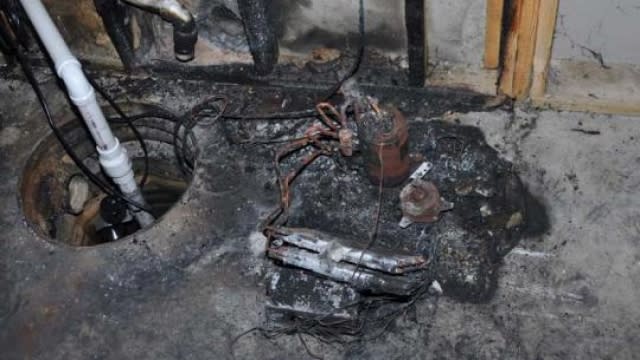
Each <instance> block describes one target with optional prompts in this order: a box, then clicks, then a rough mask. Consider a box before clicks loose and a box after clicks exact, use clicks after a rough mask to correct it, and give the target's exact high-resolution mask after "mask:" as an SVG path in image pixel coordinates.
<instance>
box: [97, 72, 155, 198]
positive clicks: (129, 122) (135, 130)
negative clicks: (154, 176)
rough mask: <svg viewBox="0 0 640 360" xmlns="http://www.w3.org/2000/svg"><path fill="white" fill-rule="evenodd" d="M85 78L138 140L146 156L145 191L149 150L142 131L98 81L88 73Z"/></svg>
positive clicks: (143, 172)
mask: <svg viewBox="0 0 640 360" xmlns="http://www.w3.org/2000/svg"><path fill="white" fill-rule="evenodd" d="M85 76H86V77H87V80H89V83H90V84H91V86H93V88H94V89H96V91H98V93H99V94H100V96H102V98H103V99H105V100H106V101H107V103H109V105H110V106H111V107H112V108H113V110H115V112H116V113H117V114H118V116H120V118H122V120H124V122H126V123H127V126H129V128H130V129H131V131H132V132H133V135H134V136H135V137H136V140H138V143H139V144H140V148H142V153H143V156H144V165H143V166H144V168H143V171H142V178H141V179H140V185H139V186H140V190H142V189H144V185H145V184H146V183H147V178H148V177H149V150H148V149H147V144H146V143H145V142H144V138H143V137H142V134H140V131H139V130H138V128H137V127H136V126H135V125H134V124H133V121H132V120H131V119H130V118H129V117H128V116H127V114H125V113H124V111H122V108H120V106H119V105H118V104H117V103H116V102H115V100H113V98H112V97H111V96H109V94H107V92H106V91H105V90H104V89H103V88H102V87H101V86H100V85H98V83H96V81H95V80H94V79H93V78H91V77H90V76H88V75H87V73H86V72H85Z"/></svg>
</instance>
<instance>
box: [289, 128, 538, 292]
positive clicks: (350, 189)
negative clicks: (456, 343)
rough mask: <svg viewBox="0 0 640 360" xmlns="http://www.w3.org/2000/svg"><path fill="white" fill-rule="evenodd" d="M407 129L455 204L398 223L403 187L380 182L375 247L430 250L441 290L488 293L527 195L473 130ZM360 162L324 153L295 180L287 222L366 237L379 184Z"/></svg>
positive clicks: (523, 217)
mask: <svg viewBox="0 0 640 360" xmlns="http://www.w3.org/2000/svg"><path fill="white" fill-rule="evenodd" d="M410 134H411V135H410V137H411V138H410V152H411V153H413V154H418V155H421V156H423V157H424V158H425V159H426V160H428V161H430V162H432V163H433V164H434V168H433V170H431V172H430V173H429V174H427V176H426V177H425V179H427V180H429V181H432V182H434V183H435V184H436V186H437V187H438V189H439V190H440V193H441V194H442V196H443V197H444V198H445V199H446V200H447V201H451V202H453V203H454V204H455V208H454V209H453V210H452V211H449V212H447V213H444V214H442V216H441V220H440V221H439V222H437V223H435V224H432V225H421V224H415V225H413V226H411V227H409V228H408V229H404V230H403V229H400V228H399V226H398V222H399V220H400V218H401V213H400V209H399V200H398V196H399V192H400V190H401V187H397V188H390V189H385V190H384V192H383V197H382V203H381V209H382V211H381V216H380V227H379V234H378V237H377V241H376V244H375V246H376V247H381V248H388V249H397V250H404V251H410V252H417V253H423V254H426V255H429V256H430V257H431V266H432V268H431V270H432V272H430V273H432V274H434V275H433V277H434V279H437V280H438V281H439V282H440V283H441V284H442V286H443V289H444V291H445V294H449V295H452V296H455V297H457V298H459V299H462V300H466V301H472V302H478V301H484V300H487V299H488V298H490V297H491V295H492V294H493V292H494V290H495V286H494V284H495V281H496V279H495V276H496V271H495V270H496V268H497V266H498V265H499V264H500V260H501V258H502V257H503V256H504V255H506V253H507V252H508V251H509V250H510V249H511V248H513V246H515V245H516V244H517V243H518V241H520V239H521V238H522V233H523V229H524V228H525V224H526V222H527V220H528V216H527V202H529V201H532V199H531V196H530V195H528V193H527V191H526V189H525V188H524V187H523V185H522V183H521V182H520V180H519V178H518V176H517V174H516V173H515V172H514V170H513V169H512V165H511V164H510V163H508V162H507V161H505V160H502V159H500V158H499V157H498V154H497V152H496V151H495V150H494V149H493V148H491V147H490V146H488V145H487V144H486V142H485V140H484V136H483V134H482V132H481V131H480V130H479V129H477V128H474V127H466V126H458V125H451V124H448V123H445V122H441V121H431V122H412V123H410ZM361 161H362V160H361V158H360V157H359V156H356V157H354V158H353V159H349V160H347V159H344V158H338V159H323V160H320V161H318V162H316V163H314V164H313V165H312V166H311V167H309V168H308V169H307V171H306V172H304V173H303V174H302V175H301V176H300V177H299V178H298V179H297V180H296V183H295V184H294V186H293V207H292V211H291V219H290V222H289V225H290V226H293V227H307V228H312V229H322V230H323V231H326V232H330V233H334V234H339V235H341V236H344V237H346V238H352V239H355V240H361V241H365V240H366V239H368V238H369V236H370V232H371V229H372V228H373V226H374V222H375V209H376V205H377V192H378V187H377V186H375V185H372V184H371V183H369V182H368V180H367V178H366V175H365V174H364V172H363V171H362V166H361ZM416 165H417V164H416ZM545 216H546V215H543V217H545ZM365 242H366V241H365ZM428 280H433V279H428Z"/></svg>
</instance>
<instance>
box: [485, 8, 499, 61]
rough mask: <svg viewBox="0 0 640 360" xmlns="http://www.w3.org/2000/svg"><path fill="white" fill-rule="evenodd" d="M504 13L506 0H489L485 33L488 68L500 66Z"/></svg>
mask: <svg viewBox="0 0 640 360" xmlns="http://www.w3.org/2000/svg"><path fill="white" fill-rule="evenodd" d="M503 13H504V0H487V16H486V17H487V18H486V25H485V34H484V67H485V68H487V69H497V68H498V67H499V66H500V44H501V43H502V15H503Z"/></svg>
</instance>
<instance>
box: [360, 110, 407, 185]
mask: <svg viewBox="0 0 640 360" xmlns="http://www.w3.org/2000/svg"><path fill="white" fill-rule="evenodd" d="M377 110H379V111H373V110H372V111H368V112H365V113H362V114H360V115H359V117H360V118H359V121H358V127H359V137H360V142H361V146H362V152H363V157H364V162H365V167H366V173H367V176H368V178H369V180H371V182H372V183H373V184H375V185H379V184H380V182H381V181H382V185H383V186H385V187H393V186H397V185H400V184H401V183H402V182H403V181H404V180H406V179H407V177H408V176H409V172H410V170H411V168H410V167H411V164H410V161H409V131H408V128H407V121H406V119H405V117H404V115H402V113H401V112H400V111H398V109H396V108H392V107H388V108H381V109H377ZM381 176H382V178H381Z"/></svg>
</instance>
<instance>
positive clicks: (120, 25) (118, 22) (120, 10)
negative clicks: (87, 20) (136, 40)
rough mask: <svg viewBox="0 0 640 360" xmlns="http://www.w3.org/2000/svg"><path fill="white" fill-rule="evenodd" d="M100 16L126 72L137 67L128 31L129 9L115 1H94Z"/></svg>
mask: <svg viewBox="0 0 640 360" xmlns="http://www.w3.org/2000/svg"><path fill="white" fill-rule="evenodd" d="M93 2H94V4H95V6H96V10H97V11H98V15H100V17H101V18H102V22H103V24H104V27H105V29H106V30H107V34H109V37H110V38H111V42H112V43H113V46H114V47H115V48H116V51H117V52H118V55H119V56H120V60H121V61H122V65H124V68H125V69H126V70H131V69H132V68H133V67H135V65H136V56H135V53H134V51H133V45H132V41H131V34H130V33H129V32H128V31H127V28H126V25H125V22H124V20H125V17H126V16H127V9H126V7H124V6H123V5H121V4H120V3H119V2H117V1H114V0H94V1H93Z"/></svg>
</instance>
